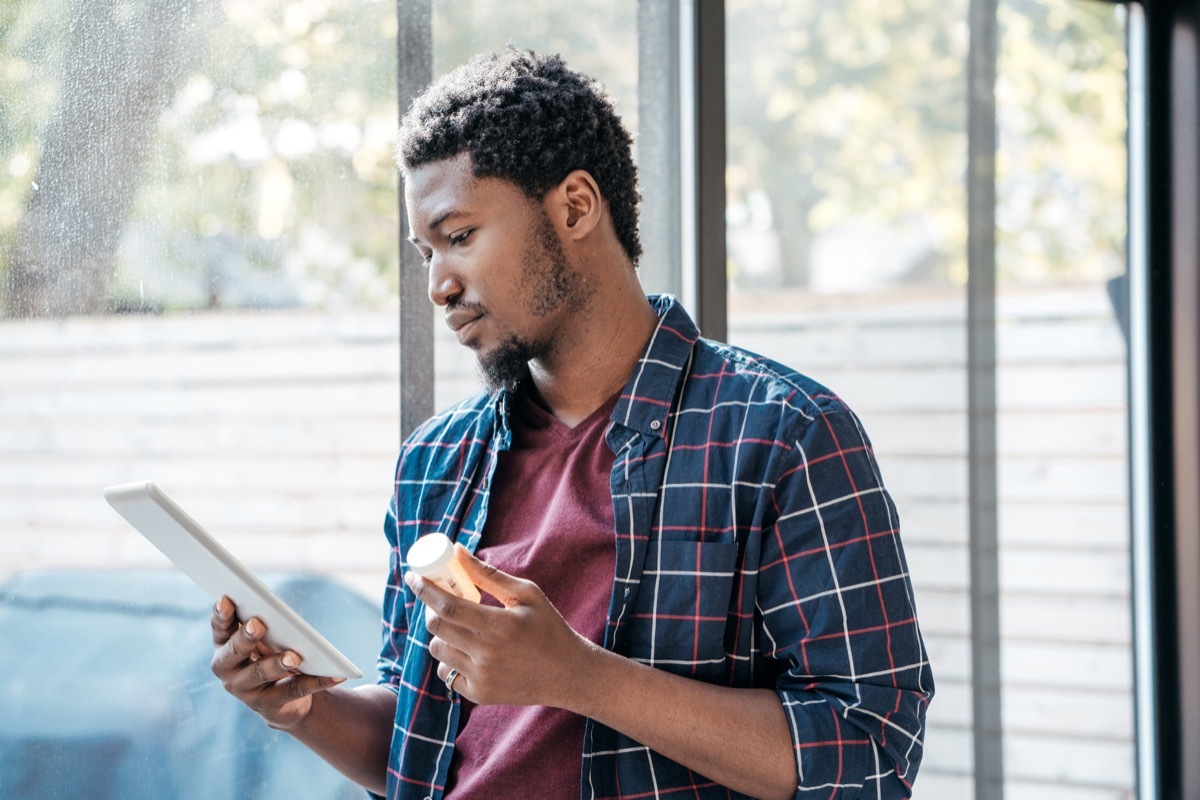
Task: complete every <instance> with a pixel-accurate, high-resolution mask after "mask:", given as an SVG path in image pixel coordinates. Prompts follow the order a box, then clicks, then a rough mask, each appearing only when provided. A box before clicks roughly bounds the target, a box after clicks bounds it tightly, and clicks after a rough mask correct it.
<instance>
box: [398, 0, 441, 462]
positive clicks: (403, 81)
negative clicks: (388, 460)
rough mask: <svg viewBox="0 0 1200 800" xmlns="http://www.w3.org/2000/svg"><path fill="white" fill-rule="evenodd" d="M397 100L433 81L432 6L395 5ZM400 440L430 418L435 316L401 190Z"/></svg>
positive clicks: (420, 1)
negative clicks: (410, 243) (412, 241)
mask: <svg viewBox="0 0 1200 800" xmlns="http://www.w3.org/2000/svg"><path fill="white" fill-rule="evenodd" d="M396 21H397V35H396V51H397V58H396V95H397V101H398V103H399V113H400V114H401V115H403V114H404V112H405V111H406V110H407V109H408V107H409V105H410V104H411V103H412V101H413V98H415V97H416V96H417V95H418V94H420V93H421V92H422V91H423V90H424V89H425V87H426V86H428V85H429V82H430V81H431V80H433V3H432V0H396ZM399 208H400V220H399V223H400V224H399V226H398V227H399V231H400V240H399V247H400V312H399V313H400V438H401V440H403V439H405V438H407V437H408V435H409V434H410V433H412V432H413V430H414V429H415V428H416V427H417V426H418V425H420V424H421V423H422V422H424V421H425V420H426V419H428V418H429V417H430V416H432V415H433V390H434V369H433V324H434V321H433V312H432V306H431V305H430V304H429V299H428V285H427V278H426V275H425V268H424V266H423V264H422V263H421V259H420V258H419V257H418V254H417V251H416V249H415V248H413V247H411V246H410V245H409V244H408V237H409V236H410V235H411V233H412V232H411V230H410V229H409V227H408V208H407V206H406V205H405V202H404V186H403V184H401V186H400V203H399Z"/></svg>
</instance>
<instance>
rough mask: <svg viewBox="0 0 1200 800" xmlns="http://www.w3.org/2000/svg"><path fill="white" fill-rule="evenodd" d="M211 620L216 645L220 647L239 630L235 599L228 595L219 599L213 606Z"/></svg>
mask: <svg viewBox="0 0 1200 800" xmlns="http://www.w3.org/2000/svg"><path fill="white" fill-rule="evenodd" d="M209 622H210V623H211V625H212V640H213V646H214V647H220V646H221V645H223V644H225V643H226V642H227V641H229V637H230V636H233V634H234V633H235V632H236V631H237V608H236V607H234V605H233V601H232V600H230V599H229V598H228V597H222V598H221V599H220V600H218V601H217V603H216V605H214V606H213V610H212V617H211V618H210V619H209Z"/></svg>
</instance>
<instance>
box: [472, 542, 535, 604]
mask: <svg viewBox="0 0 1200 800" xmlns="http://www.w3.org/2000/svg"><path fill="white" fill-rule="evenodd" d="M454 549H455V554H456V555H457V557H458V563H460V564H461V565H462V568H463V570H464V571H465V572H466V573H467V577H468V578H470V579H471V582H472V583H474V584H475V585H476V586H478V587H479V589H480V591H483V592H487V593H488V594H490V595H491V596H492V597H494V598H496V599H497V600H499V601H500V604H501V605H503V606H504V607H505V608H512V607H513V606H523V605H528V593H529V589H530V587H531V586H532V584H531V583H530V582H529V581H526V580H521V579H520V578H517V577H514V576H512V575H509V574H508V573H507V572H502V571H500V570H499V569H497V568H496V567H493V566H492V565H491V564H489V563H487V562H486V561H480V560H479V559H478V558H476V557H475V556H474V554H472V553H471V551H470V550H468V549H467V548H465V547H463V546H462V545H461V544H455V545H454Z"/></svg>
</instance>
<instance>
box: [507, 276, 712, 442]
mask: <svg viewBox="0 0 1200 800" xmlns="http://www.w3.org/2000/svg"><path fill="white" fill-rule="evenodd" d="M648 299H649V300H650V305H651V306H652V307H653V308H654V312H655V313H656V314H658V326H657V327H656V328H655V329H654V333H653V334H652V335H651V336H650V341H649V342H648V343H647V344H646V350H645V352H643V353H642V357H641V358H639V359H638V362H637V364H636V365H634V368H633V373H632V374H631V375H630V377H629V382H628V383H626V384H625V389H624V390H623V391H622V392H621V397H620V398H619V399H618V400H617V406H616V408H614V409H613V413H612V420H613V421H614V422H619V423H620V424H622V425H624V426H625V427H627V428H631V429H633V430H637V431H640V432H641V433H643V434H646V435H647V436H665V435H666V432H667V417H668V415H669V414H670V412H671V403H672V401H673V400H674V398H675V393H676V392H675V389H676V386H677V385H678V383H679V379H680V376H681V375H682V374H683V372H684V370H685V369H686V367H687V364H688V361H689V359H690V358H691V355H692V346H693V345H695V343H696V341H697V340H698V339H699V338H700V329H699V328H697V327H696V323H695V322H693V321H692V318H691V317H690V316H688V313H687V311H685V310H684V309H683V306H682V305H681V304H680V302H679V301H678V300H677V299H675V297H674V296H673V295H669V294H663V295H653V294H652V295H649V296H648ZM514 400H515V398H513V397H512V396H511V395H510V394H509V392H508V390H507V389H503V388H502V389H499V390H497V391H496V392H494V393H493V394H492V398H491V401H492V408H493V410H494V412H495V414H496V417H497V418H498V420H499V428H500V433H501V435H502V436H508V435H509V433H510V421H509V412H510V410H511V408H512V404H513V402H514Z"/></svg>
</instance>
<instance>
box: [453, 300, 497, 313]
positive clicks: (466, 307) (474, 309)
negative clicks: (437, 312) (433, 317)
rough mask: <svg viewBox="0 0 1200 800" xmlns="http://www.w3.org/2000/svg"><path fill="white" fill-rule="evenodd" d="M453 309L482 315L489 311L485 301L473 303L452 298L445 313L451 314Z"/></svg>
mask: <svg viewBox="0 0 1200 800" xmlns="http://www.w3.org/2000/svg"><path fill="white" fill-rule="evenodd" d="M453 311H467V312H470V313H472V314H478V315H480V316H482V315H483V314H486V313H487V307H486V306H484V304H483V303H473V302H470V301H466V300H451V301H450V302H448V303H446V312H445V313H447V314H449V313H451V312H453Z"/></svg>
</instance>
